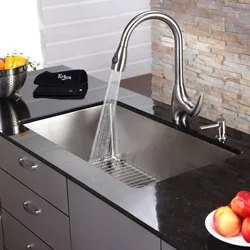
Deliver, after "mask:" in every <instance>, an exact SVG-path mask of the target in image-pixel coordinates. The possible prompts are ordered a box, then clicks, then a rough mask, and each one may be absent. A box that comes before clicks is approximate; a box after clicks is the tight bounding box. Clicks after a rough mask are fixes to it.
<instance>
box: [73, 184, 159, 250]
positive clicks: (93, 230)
mask: <svg viewBox="0 0 250 250" xmlns="http://www.w3.org/2000/svg"><path fill="white" fill-rule="evenodd" d="M68 187H69V212H70V224H71V239H72V247H73V248H72V249H73V250H82V249H84V250H93V249H95V250H117V249H119V250H135V249H136V250H160V248H161V246H160V239H159V238H157V237H156V236H155V235H153V234H151V233H150V232H149V231H147V230H146V229H144V228H143V227H141V226H139V225H138V224H137V223H135V222H134V221H132V220H130V219H129V218H127V217H126V216H125V215H123V214H121V213H120V212H118V211H117V210H115V209H114V208H112V207H110V206H109V205H108V204H106V203H105V202H103V201H102V200H100V199H98V198H97V197H95V196H94V195H92V194H91V193H89V192H87V191H86V190H84V189H83V188H81V187H80V186H78V185H76V184H75V183H73V182H70V181H69V185H68Z"/></svg>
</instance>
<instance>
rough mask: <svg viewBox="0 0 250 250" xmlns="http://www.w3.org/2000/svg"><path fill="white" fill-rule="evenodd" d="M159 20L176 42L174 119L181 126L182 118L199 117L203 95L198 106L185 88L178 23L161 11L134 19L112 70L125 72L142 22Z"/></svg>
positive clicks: (125, 34) (122, 38) (173, 96)
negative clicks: (131, 44)
mask: <svg viewBox="0 0 250 250" xmlns="http://www.w3.org/2000/svg"><path fill="white" fill-rule="evenodd" d="M151 19H157V20H161V21H163V22H165V23H166V24H167V25H168V26H169V27H170V29H171V30H172V32H173V35H174V41H175V86H174V90H173V95H172V117H173V120H174V121H175V122H176V123H177V124H179V120H180V116H182V115H184V114H188V115H189V116H197V115H198V114H199V112H200V111H201V108H202V104H203V95H201V96H200V97H199V99H198V102H197V103H196V104H193V103H192V102H191V100H190V99H189V97H188V95H187V92H186V90H185V87H184V80H183V38H182V33H181V29H180V27H179V26H178V24H177V23H176V21H175V20H174V19H173V18H171V17H170V16H168V15H166V14H164V13H161V12H159V11H146V12H143V13H141V14H139V15H137V16H136V17H134V18H133V19H132V20H131V21H130V22H129V23H128V25H127V26H126V28H125V29H124V31H123V34H122V37H121V40H120V44H119V47H118V49H117V51H116V52H115V54H114V56H113V58H112V66H111V68H112V69H113V70H115V71H119V72H120V71H124V70H125V68H126V62H127V48H128V43H129V39H130V36H131V34H132V33H133V31H134V29H135V28H136V27H137V26H138V25H139V24H140V23H142V22H144V21H147V20H151Z"/></svg>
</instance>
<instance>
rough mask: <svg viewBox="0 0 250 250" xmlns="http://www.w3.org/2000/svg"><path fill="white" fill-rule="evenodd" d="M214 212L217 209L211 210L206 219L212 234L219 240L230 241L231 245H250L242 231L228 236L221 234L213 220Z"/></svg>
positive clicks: (207, 227) (208, 229) (206, 224)
mask: <svg viewBox="0 0 250 250" xmlns="http://www.w3.org/2000/svg"><path fill="white" fill-rule="evenodd" d="M214 213H215V210H214V211H213V212H211V213H210V214H209V215H208V216H207V218H206V220H205V226H206V229H207V231H208V232H209V233H210V234H211V235H212V236H214V237H215V238H216V239H218V240H221V241H224V242H225V243H228V244H231V245H235V246H241V247H250V243H247V242H246V241H245V240H244V238H243V236H242V233H241V232H239V233H238V234H236V235H235V236H232V237H226V236H222V235H221V234H219V233H218V232H217V230H216V229H215V226H214V222H213V217H214Z"/></svg>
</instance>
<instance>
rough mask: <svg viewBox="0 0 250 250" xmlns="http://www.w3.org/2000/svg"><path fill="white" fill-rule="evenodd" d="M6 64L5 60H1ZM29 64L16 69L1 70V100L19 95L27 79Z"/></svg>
mask: <svg viewBox="0 0 250 250" xmlns="http://www.w3.org/2000/svg"><path fill="white" fill-rule="evenodd" d="M0 59H1V60H2V61H3V62H5V58H0ZM27 69H28V66H27V62H26V63H25V64H23V65H21V66H18V67H15V68H8V69H2V70H0V98H8V97H11V96H13V95H14V94H16V93H18V92H19V91H20V89H21V88H22V87H23V85H24V83H25V80H26V77H27Z"/></svg>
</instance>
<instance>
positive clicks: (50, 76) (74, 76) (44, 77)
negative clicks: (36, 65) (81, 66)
mask: <svg viewBox="0 0 250 250" xmlns="http://www.w3.org/2000/svg"><path fill="white" fill-rule="evenodd" d="M34 83H35V84H37V85H39V86H38V87H37V88H36V89H35V91H34V92H33V96H34V98H53V99H83V98H84V97H85V95H86V93H87V90H88V76H87V73H86V72H85V71H84V70H70V71H62V72H57V73H51V72H48V71H46V72H44V73H42V74H40V75H38V76H37V77H36V79H35V81H34Z"/></svg>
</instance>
